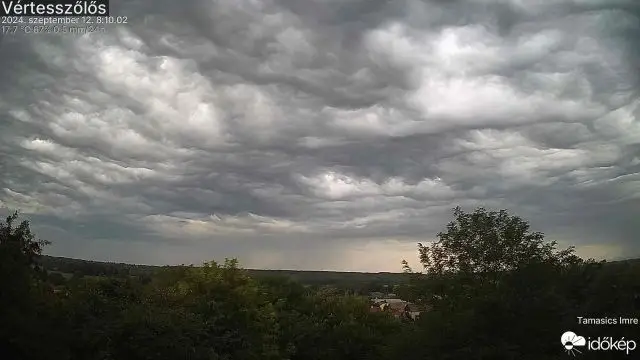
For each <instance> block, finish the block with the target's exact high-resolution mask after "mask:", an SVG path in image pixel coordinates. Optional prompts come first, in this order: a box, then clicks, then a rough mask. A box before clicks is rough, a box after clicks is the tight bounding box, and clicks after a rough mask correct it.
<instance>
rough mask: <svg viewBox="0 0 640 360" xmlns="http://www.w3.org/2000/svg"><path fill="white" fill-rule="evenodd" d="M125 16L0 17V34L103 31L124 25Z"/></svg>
mask: <svg viewBox="0 0 640 360" xmlns="http://www.w3.org/2000/svg"><path fill="white" fill-rule="evenodd" d="M128 23H129V18H128V17H127V16H77V17H66V16H65V17H25V16H2V17H0V35H3V36H4V35H18V34H75V35H84V34H90V33H105V32H106V31H107V29H108V28H109V27H110V26H113V25H126V24H128Z"/></svg>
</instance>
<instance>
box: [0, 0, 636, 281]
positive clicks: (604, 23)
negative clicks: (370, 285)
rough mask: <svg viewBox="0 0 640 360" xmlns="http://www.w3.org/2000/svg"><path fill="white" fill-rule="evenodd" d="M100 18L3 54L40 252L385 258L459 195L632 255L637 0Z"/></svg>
mask: <svg viewBox="0 0 640 360" xmlns="http://www.w3.org/2000/svg"><path fill="white" fill-rule="evenodd" d="M111 8H112V13H113V14H115V15H126V16H127V17H128V20H129V24H127V25H126V26H111V27H109V28H108V31H107V32H106V33H102V34H100V33H94V34H90V35H85V36H69V35H63V36H57V35H33V34H31V35H16V36H6V35H4V36H3V38H2V39H1V43H0V52H1V54H2V57H1V58H0V80H1V81H0V119H1V122H0V152H1V153H2V161H1V162H0V169H1V170H2V173H3V177H2V179H0V205H2V206H4V207H6V208H20V209H22V210H23V212H25V213H27V214H29V216H30V217H31V218H33V219H34V222H35V225H36V229H37V230H39V232H40V234H41V236H42V237H44V238H48V239H50V240H53V241H54V245H53V246H52V247H51V249H50V252H51V253H53V254H57V255H65V256H77V257H85V258H94V259H102V260H105V259H106V260H113V261H131V262H137V263H191V262H200V261H204V260H207V259H211V258H216V259H220V258H224V257H239V258H240V260H241V261H242V263H243V264H244V265H245V266H249V267H267V268H305V269H347V270H392V271H395V270H398V269H399V262H400V260H401V259H402V258H409V259H410V260H413V259H415V257H416V251H415V250H416V249H415V243H416V242H417V241H428V240H429V239H432V238H433V236H434V235H435V233H437V232H438V231H439V230H441V229H442V228H443V226H444V225H445V223H446V222H447V221H448V220H449V210H450V208H451V207H453V206H455V205H458V204H460V205H463V206H466V207H468V208H471V207H473V206H478V205H484V206H487V207H494V208H504V207H506V208H509V209H510V210H512V211H513V212H515V213H517V214H518V215H521V216H523V217H526V218H527V219H529V220H531V222H532V224H533V226H534V228H535V229H537V230H541V231H543V232H545V233H547V234H548V236H549V237H550V238H553V239H557V240H559V241H560V242H561V243H562V244H563V245H574V244H575V245H577V246H578V248H579V250H580V252H581V254H583V255H585V256H596V257H609V258H611V257H619V256H632V255H636V254H640V246H639V245H638V242H637V241H636V240H637V234H638V233H639V232H640V226H639V225H638V224H640V222H638V221H637V220H634V219H635V218H637V215H638V210H639V207H638V206H639V199H640V173H639V170H640V123H639V122H638V114H639V112H640V105H639V104H640V100H639V99H640V97H639V96H638V89H639V88H640V87H639V85H640V78H639V76H638V74H639V72H638V69H639V68H640V50H638V49H640V44H639V43H638V39H640V7H639V6H638V5H637V4H636V2H635V1H632V0H629V1H622V0H620V1H613V0H601V1H598V0H573V1H570V0H545V1H537V0H529V1H525V0H468V1H462V0H459V1H418V0H402V1H384V0H342V1H337V0H336V1H326V0H322V1H321V0H304V1H302V0H295V1H294V0H264V1H254V0H228V1H227V0H224V1H223V0H218V1H213V2H212V1H207V2H205V1H195V0H192V1H183V2H174V1H154V2H151V1H135V2H133V1H113V0H112V2H111Z"/></svg>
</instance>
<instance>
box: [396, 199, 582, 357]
mask: <svg viewBox="0 0 640 360" xmlns="http://www.w3.org/2000/svg"><path fill="white" fill-rule="evenodd" d="M453 215H454V220H453V221H451V222H450V223H449V224H448V225H447V227H446V231H444V232H440V233H439V234H438V235H437V237H438V240H437V241H436V242H434V243H432V244H430V245H423V244H419V245H418V250H419V256H420V261H421V263H422V265H423V267H424V270H425V272H424V276H420V277H414V282H413V284H412V286H413V287H414V289H413V296H414V297H421V298H423V299H424V300H425V302H427V303H428V304H429V305H432V306H433V310H432V311H430V312H427V313H426V314H424V315H423V316H421V318H420V320H419V321H418V323H417V328H416V329H413V330H411V331H410V333H409V334H408V335H406V336H405V338H406V339H407V340H406V341H405V342H401V344H403V348H405V350H406V349H408V353H409V354H412V355H410V356H413V358H422V356H427V355H428V356H430V357H431V358H433V359H512V358H513V359H516V358H518V359H536V358H540V357H541V356H543V357H545V356H555V355H557V353H558V349H557V344H556V343H557V339H556V338H557V333H558V331H560V330H558V329H563V327H564V326H565V324H566V322H567V321H568V320H567V319H568V318H569V317H570V310H571V307H570V304H571V295H570V294H568V293H567V291H566V290H565V289H564V285H565V284H566V282H565V281H564V279H565V278H566V276H567V274H568V273H570V272H571V271H573V269H576V268H579V267H581V266H583V265H584V262H583V260H582V259H580V258H579V257H578V256H576V255H575V254H574V249H573V248H572V247H570V248H567V249H564V250H558V249H557V243H556V242H553V241H552V242H548V241H545V240H544V236H543V234H542V233H540V232H532V231H530V226H529V223H528V222H527V221H525V220H524V219H522V218H520V217H518V216H514V215H510V214H509V213H508V212H507V211H506V210H501V211H487V210H486V209H484V208H478V209H476V210H475V211H474V212H472V213H466V212H464V211H463V210H461V209H460V208H455V209H454V211H453ZM409 271H410V270H409ZM416 336H419V337H420V339H416V338H415V337H416ZM531 339H536V341H535V342H532V341H531ZM545 358H548V357H545Z"/></svg>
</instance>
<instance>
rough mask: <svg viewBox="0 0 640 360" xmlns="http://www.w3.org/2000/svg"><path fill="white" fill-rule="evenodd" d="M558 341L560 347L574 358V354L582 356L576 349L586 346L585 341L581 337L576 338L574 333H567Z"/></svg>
mask: <svg viewBox="0 0 640 360" xmlns="http://www.w3.org/2000/svg"><path fill="white" fill-rule="evenodd" d="M560 341H561V342H562V346H564V349H565V350H566V351H567V354H569V355H572V356H576V353H578V354H582V351H580V350H578V349H577V348H576V347H578V346H585V345H586V344H587V340H585V338H584V337H583V336H578V335H576V333H574V332H571V331H567V332H565V333H564V334H562V336H561V337H560Z"/></svg>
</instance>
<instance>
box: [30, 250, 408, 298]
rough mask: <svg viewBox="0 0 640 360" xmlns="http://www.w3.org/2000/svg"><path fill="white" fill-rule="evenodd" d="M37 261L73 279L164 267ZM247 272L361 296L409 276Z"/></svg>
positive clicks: (390, 287)
mask: <svg viewBox="0 0 640 360" xmlns="http://www.w3.org/2000/svg"><path fill="white" fill-rule="evenodd" d="M38 261H39V264H41V265H42V267H43V268H45V269H47V270H48V271H50V272H54V273H56V272H59V273H60V274H61V275H63V276H65V277H66V278H69V277H71V276H111V277H124V276H136V277H139V278H142V279H145V278H150V277H151V276H152V275H153V274H154V273H155V272H156V271H158V270H160V269H162V268H164V266H150V265H133V264H125V263H111V262H101V261H89V260H81V259H72V258H66V257H55V256H48V255H42V256H41V257H40V258H39V259H38ZM166 267H169V266H166ZM398 267H400V264H398ZM245 271H246V272H247V274H248V275H249V276H251V277H254V278H257V279H264V278H273V277H282V278H286V279H289V280H292V281H296V282H299V283H300V284H302V285H306V286H333V287H336V288H339V289H345V290H351V291H354V292H356V293H361V294H368V293H370V292H384V291H388V292H392V291H393V287H394V286H397V285H400V284H404V283H406V282H407V281H408V278H407V276H406V274H403V273H390V272H378V273H363V272H338V271H298V270H257V269H245Z"/></svg>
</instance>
